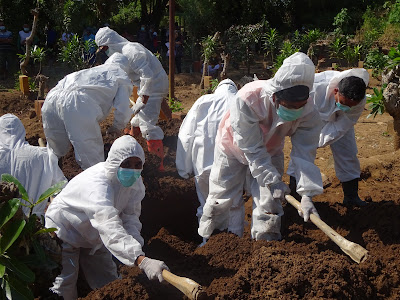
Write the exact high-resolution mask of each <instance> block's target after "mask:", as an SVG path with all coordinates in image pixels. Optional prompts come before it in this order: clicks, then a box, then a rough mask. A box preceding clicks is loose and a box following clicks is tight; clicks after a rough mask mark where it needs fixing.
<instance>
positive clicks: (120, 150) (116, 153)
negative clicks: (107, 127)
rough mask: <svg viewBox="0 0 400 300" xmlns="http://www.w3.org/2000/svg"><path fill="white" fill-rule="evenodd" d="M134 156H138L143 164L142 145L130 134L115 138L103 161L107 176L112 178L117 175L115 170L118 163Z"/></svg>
mask: <svg viewBox="0 0 400 300" xmlns="http://www.w3.org/2000/svg"><path fill="white" fill-rule="evenodd" d="M132 156H136V157H139V158H140V159H141V161H142V163H143V164H144V161H145V159H144V151H143V148H142V146H140V144H139V143H138V142H137V141H136V140H135V138H134V137H132V136H130V135H124V136H121V137H120V138H118V139H116V140H115V141H114V143H113V144H112V146H111V149H110V152H109V153H108V157H107V160H106V162H105V169H106V172H107V177H108V178H110V179H114V178H115V177H116V176H117V171H118V168H119V166H120V164H121V163H122V162H123V161H124V160H125V159H127V158H129V157H132Z"/></svg>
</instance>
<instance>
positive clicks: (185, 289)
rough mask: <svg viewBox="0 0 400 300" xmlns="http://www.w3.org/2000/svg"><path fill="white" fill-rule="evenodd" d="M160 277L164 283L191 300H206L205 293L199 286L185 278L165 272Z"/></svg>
mask: <svg viewBox="0 0 400 300" xmlns="http://www.w3.org/2000/svg"><path fill="white" fill-rule="evenodd" d="M162 276H163V278H164V280H165V281H167V282H168V283H170V284H172V285H173V286H174V287H176V288H177V289H178V290H180V291H181V292H182V293H184V294H185V295H186V297H188V298H189V299H191V300H205V299H208V296H207V293H206V292H205V291H204V290H203V288H202V287H201V285H200V284H198V283H197V282H196V281H193V280H192V279H189V278H186V277H180V276H176V275H175V274H172V273H171V272H169V271H167V270H165V269H164V270H163V271H162Z"/></svg>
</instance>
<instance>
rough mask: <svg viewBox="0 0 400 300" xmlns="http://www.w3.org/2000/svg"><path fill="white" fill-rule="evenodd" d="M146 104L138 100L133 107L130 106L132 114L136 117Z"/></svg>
mask: <svg viewBox="0 0 400 300" xmlns="http://www.w3.org/2000/svg"><path fill="white" fill-rule="evenodd" d="M145 106H146V104H144V103H143V102H142V101H141V100H138V101H137V102H136V103H135V105H133V106H132V111H133V114H134V115H136V114H137V113H138V112H139V111H141V110H142V109H143V108H144V107H145Z"/></svg>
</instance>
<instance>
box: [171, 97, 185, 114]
mask: <svg viewBox="0 0 400 300" xmlns="http://www.w3.org/2000/svg"><path fill="white" fill-rule="evenodd" d="M168 106H169V108H171V111H172V112H180V111H183V107H182V103H181V102H179V101H178V100H176V99H175V98H171V97H169V98H168Z"/></svg>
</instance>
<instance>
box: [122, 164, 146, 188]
mask: <svg viewBox="0 0 400 300" xmlns="http://www.w3.org/2000/svg"><path fill="white" fill-rule="evenodd" d="M141 173H142V169H126V168H121V167H119V168H118V172H117V177H118V180H119V182H121V184H122V185H123V186H124V187H130V186H132V185H133V184H134V183H135V182H136V180H137V179H138V178H139V177H140V174H141Z"/></svg>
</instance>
